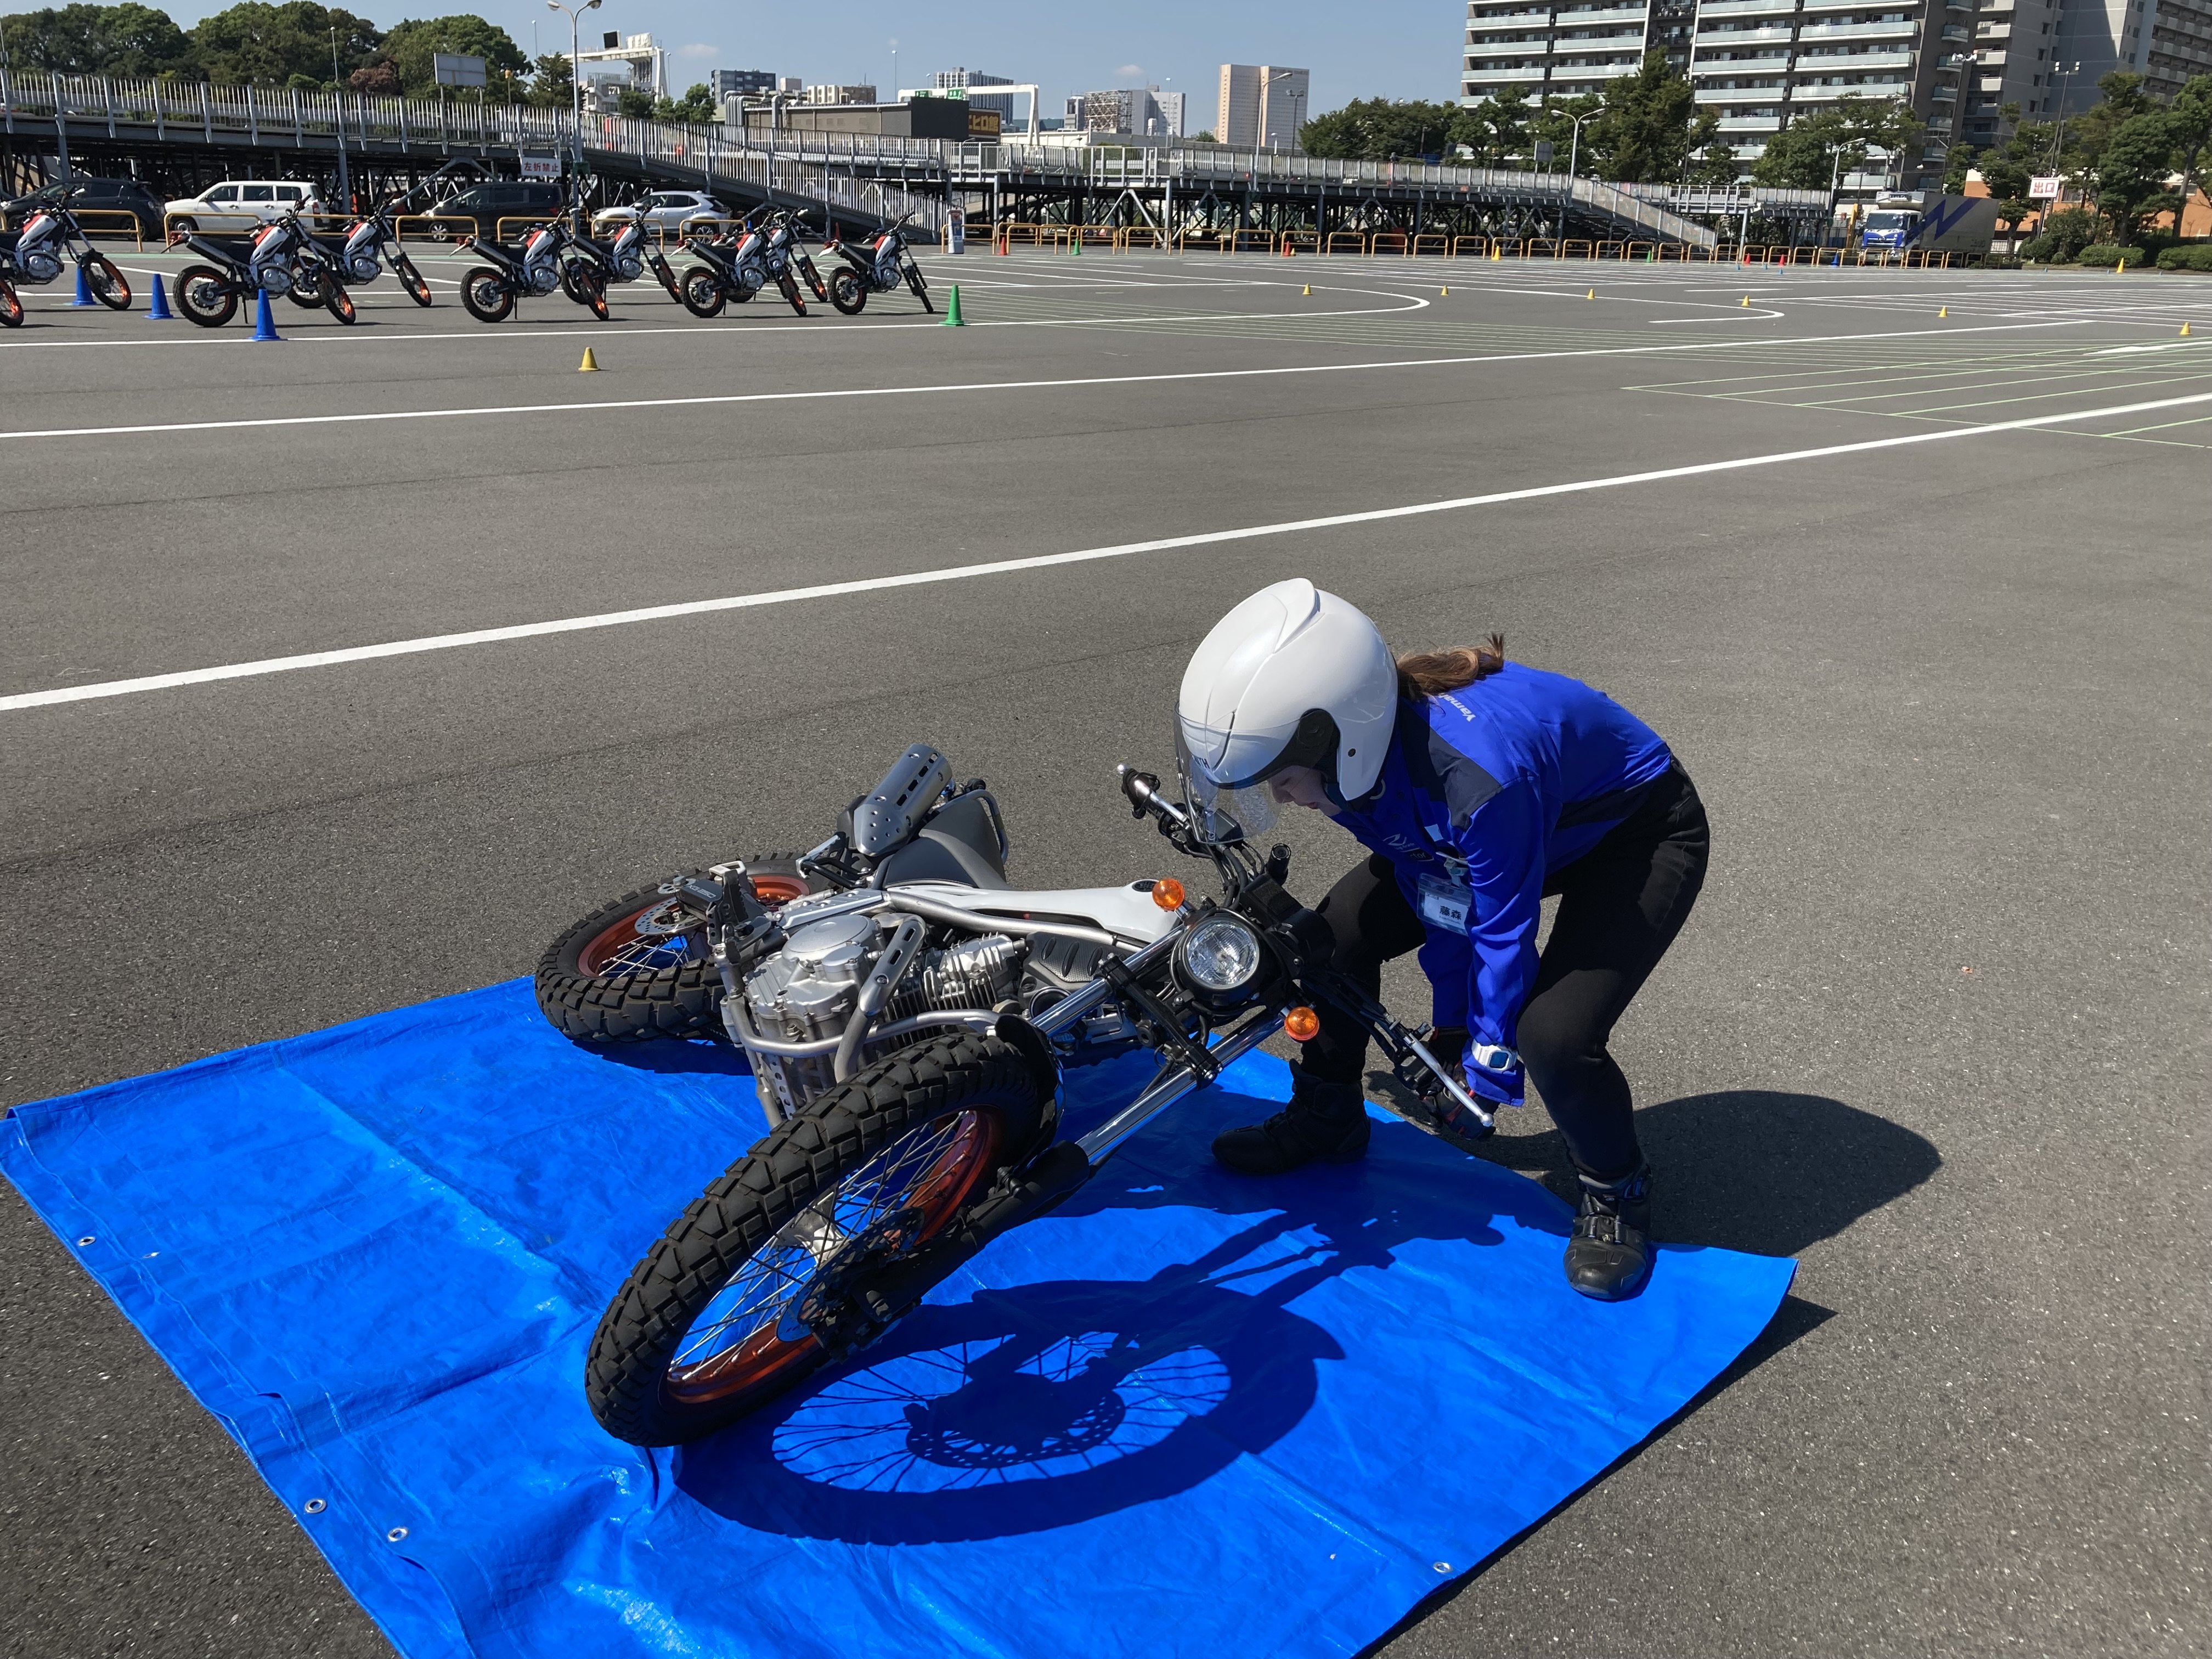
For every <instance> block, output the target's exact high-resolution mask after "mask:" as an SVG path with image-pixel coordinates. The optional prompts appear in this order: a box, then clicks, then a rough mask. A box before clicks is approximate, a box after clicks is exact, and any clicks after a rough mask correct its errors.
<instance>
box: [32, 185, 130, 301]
mask: <svg viewBox="0 0 2212 1659" xmlns="http://www.w3.org/2000/svg"><path fill="white" fill-rule="evenodd" d="M82 194H83V191H82V189H80V188H73V187H72V186H70V185H47V186H46V188H45V189H44V190H40V191H33V192H32V193H31V194H30V195H28V196H27V197H23V198H22V199H21V201H20V202H11V203H9V207H10V208H14V209H27V210H28V212H27V215H26V216H25V218H24V220H23V228H21V230H10V231H0V283H4V284H5V285H6V287H7V289H8V291H9V295H13V294H14V293H15V289H17V288H19V287H26V286H27V287H31V288H43V287H44V286H45V285H46V284H47V283H51V282H53V281H54V280H55V279H56V278H58V276H60V275H61V274H62V260H63V257H64V255H66V256H67V257H68V258H71V259H74V260H76V268H77V270H79V271H81V272H82V274H83V276H84V285H85V287H86V289H88V290H89V291H90V293H91V295H92V297H93V298H94V299H95V300H97V301H100V304H102V305H104V306H106V307H107V308H108V309H109V310H111V311H128V310H129V309H130V308H131V284H130V283H129V282H128V281H126V280H125V277H124V275H123V273H122V271H120V270H118V269H117V268H116V264H115V262H114V261H113V260H112V259H111V258H108V257H107V256H106V254H104V253H101V252H98V251H97V250H95V249H94V247H93V246H92V244H91V242H90V241H89V240H87V238H86V236H85V234H84V228H83V227H82V225H80V224H78V223H77V220H76V214H74V213H72V212H70V202H72V201H73V200H75V199H76V197H78V196H80V195H82ZM10 308H12V309H14V310H15V313H16V315H15V320H14V321H13V322H9V323H7V324H6V326H8V327H9V328H13V327H15V325H16V324H17V323H20V322H21V321H22V316H21V302H20V301H18V302H16V304H15V306H14V307H0V310H6V309H10Z"/></svg>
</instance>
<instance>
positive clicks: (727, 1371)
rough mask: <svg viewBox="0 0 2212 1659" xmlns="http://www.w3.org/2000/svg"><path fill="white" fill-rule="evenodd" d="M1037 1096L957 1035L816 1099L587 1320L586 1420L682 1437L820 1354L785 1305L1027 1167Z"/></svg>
mask: <svg viewBox="0 0 2212 1659" xmlns="http://www.w3.org/2000/svg"><path fill="white" fill-rule="evenodd" d="M1046 1105H1047V1102H1046V1101H1044V1100H1042V1099H1041V1098H1040V1097H1039V1091H1038V1088H1037V1081H1036V1073H1034V1072H1032V1071H1031V1069H1030V1065H1029V1062H1028V1061H1027V1060H1024V1058H1023V1056H1022V1055H1021V1054H1020V1053H1019V1052H1018V1050H1016V1049H1015V1048H1012V1046H1010V1045H1009V1044H1007V1043H1005V1042H1000V1040H999V1039H998V1038H997V1037H994V1036H985V1035H983V1034H981V1033H980V1032H975V1031H963V1032H961V1033H959V1034H957V1036H944V1037H937V1038H934V1039H932V1040H930V1041H928V1042H921V1043H917V1044H915V1046H914V1047H912V1048H907V1049H903V1050H902V1051H901V1052H899V1053H897V1054H890V1055H888V1056H886V1057H885V1058H884V1059H883V1060H878V1061H877V1062H876V1063H875V1064H873V1065H872V1066H867V1067H866V1068H865V1069H863V1070H862V1071H860V1072H859V1073H855V1074H854V1076H853V1077H852V1078H851V1079H849V1080H848V1081H847V1082H845V1083H843V1084H841V1085H838V1086H837V1087H836V1088H835V1089H832V1090H830V1091H828V1092H827V1093H824V1094H822V1095H819V1096H817V1097H815V1098H814V1099H813V1100H812V1101H811V1102H810V1103H808V1104H807V1105H806V1107H805V1109H803V1110H801V1111H800V1112H799V1113H798V1114H797V1115H795V1116H793V1117H790V1118H787V1119H786V1120H785V1121H783V1122H782V1123H781V1124H780V1125H778V1126H777V1127H775V1129H773V1130H771V1131H770V1132H769V1134H768V1136H767V1137H766V1138H765V1139H763V1140H762V1141H760V1142H759V1143H758V1144H757V1146H754V1147H753V1149H752V1151H750V1152H748V1153H746V1155H745V1156H744V1158H739V1159H738V1161H737V1162H736V1163H735V1164H732V1165H731V1166H730V1168H729V1169H728V1170H726V1172H725V1173H724V1174H723V1176H721V1178H720V1180H718V1181H716V1182H714V1184H713V1185H712V1186H710V1187H708V1188H707V1190H706V1192H705V1194H703V1195H702V1197H701V1198H700V1199H699V1200H698V1202H696V1203H695V1204H694V1205H692V1206H691V1207H690V1209H689V1210H686V1211H685V1212H684V1214H683V1215H682V1216H681V1217H679V1218H678V1219H677V1220H676V1221H675V1222H674V1223H673V1224H672V1225H671V1226H670V1227H669V1229H668V1231H667V1232H666V1233H665V1235H663V1237H661V1240H660V1242H659V1243H657V1244H655V1245H654V1246H653V1249H652V1250H651V1252H650V1253H649V1254H647V1256H646V1257H645V1259H644V1260H643V1261H640V1262H639V1263H638V1264H637V1266H636V1267H635V1268H634V1269H633V1270H632V1271H631V1273H630V1276H629V1282H628V1283H627V1284H626V1285H623V1288H622V1290H621V1291H619V1292H617V1295H616V1297H615V1299H614V1300H613V1302H612V1303H611V1304H609V1305H608V1308H607V1310H606V1312H605V1315H604V1316H602V1317H601V1318H600V1321H599V1331H598V1334H596V1335H595V1336H594V1337H593V1339H592V1346H591V1352H590V1355H589V1357H588V1358H586V1361H585V1366H584V1391H585V1395H586V1398H587V1399H588V1401H589V1402H590V1404H591V1407H592V1415H593V1416H595V1417H596V1418H598V1419H599V1423H600V1425H601V1426H602V1427H604V1428H605V1430H606V1431H607V1432H608V1433H610V1434H611V1435H613V1436H615V1437H617V1439H621V1440H626V1441H629V1443H631V1444H632V1445H638V1446H669V1445H678V1444H681V1443H684V1442H685V1441H690V1440H696V1439H698V1438H699V1437H702V1435H707V1434H710V1433H712V1432H713V1431H715V1430H716V1429H719V1428H721V1427H723V1426H724V1425H726V1424H729V1423H732V1422H734V1421H735V1420H736V1419H738V1418H740V1417H743V1416H744V1415H745V1414H746V1413H749V1412H751V1411H754V1410H756V1409H757V1408H758V1407H761V1406H762V1405H763V1404H765V1403H766V1402H767V1401H769V1400H772V1399H773V1398H775V1396H776V1395H780V1394H781V1393H783V1392H784V1391H785V1390H786V1389H789V1388H791V1387H792V1386H793V1384H794V1383H799V1382H800V1381H802V1380H803V1379H805V1377H807V1376H810V1375H811V1374H812V1373H813V1372H815V1371H817V1370H820V1369H821V1367H822V1366H823V1365H824V1364H828V1363H829V1360H830V1359H831V1358H834V1356H833V1355H832V1354H831V1353H830V1352H829V1350H828V1349H827V1348H825V1347H824V1346H823V1344H822V1342H821V1341H820V1340H819V1339H817V1337H816V1336H815V1335H814V1334H813V1333H812V1332H811V1331H810V1330H808V1329H807V1328H805V1326H804V1325H803V1324H801V1323H799V1321H798V1319H797V1318H796V1317H795V1316H794V1314H793V1304H795V1303H796V1302H797V1301H798V1299H799V1297H801V1296H802V1295H803V1294H804V1292H805V1289H806V1280H807V1279H808V1278H810V1277H811V1275H812V1273H814V1271H815V1270H816V1269H817V1268H818V1267H821V1266H823V1265H826V1264H827V1263H829V1261H833V1260H834V1259H835V1258H836V1255H838V1254H839V1253H840V1252H841V1250H842V1249H845V1248H847V1247H848V1246H851V1245H852V1244H853V1243H854V1242H855V1241H860V1243H863V1244H864V1245H872V1246H877V1247H879V1248H882V1249H886V1250H890V1251H896V1252H900V1253H903V1252H905V1251H910V1250H912V1249H915V1248H916V1247H918V1246H920V1245H921V1244H924V1243H928V1242H929V1241H931V1240H933V1239H935V1238H939V1237H943V1236H944V1235H945V1234H946V1233H947V1232H949V1231H951V1230H952V1229H953V1228H954V1227H955V1226H956V1225H957V1224H958V1222H959V1220H960V1218H961V1215H962V1213H963V1211H964V1210H966V1209H967V1208H968V1207H969V1206H970V1205H972V1204H973V1203H974V1202H975V1200H977V1199H979V1198H981V1196H982V1195H983V1194H984V1193H985V1192H986V1191H987V1190H988V1188H989V1185H990V1182H991V1178H992V1176H994V1174H996V1173H997V1171H999V1170H1001V1169H1004V1168H1005V1167H1006V1166H1007V1165H1008V1164H1012V1163H1014V1162H1016V1161H1018V1159H1020V1158H1024V1157H1026V1156H1027V1155H1028V1153H1029V1152H1030V1148H1031V1147H1032V1146H1033V1145H1034V1144H1035V1142H1036V1139H1037V1138H1038V1135H1039V1133H1040V1131H1041V1130H1042V1127H1043V1123H1044V1113H1045V1108H1046Z"/></svg>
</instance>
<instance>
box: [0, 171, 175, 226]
mask: <svg viewBox="0 0 2212 1659" xmlns="http://www.w3.org/2000/svg"><path fill="white" fill-rule="evenodd" d="M58 182H59V183H62V184H64V185H67V186H68V187H69V188H70V190H72V191H76V195H74V196H73V197H70V211H72V212H74V213H76V215H77V216H78V222H79V223H81V224H82V226H83V227H84V233H85V234H86V235H88V236H90V237H93V238H94V239H100V238H105V237H109V236H129V235H131V234H132V231H131V226H130V225H129V224H128V223H126V222H125V221H124V219H123V215H125V214H126V213H128V214H130V215H131V216H132V217H133V218H135V219H136V220H137V234H138V235H140V236H144V237H150V238H152V239H153V240H155V241H159V240H161V237H162V236H163V235H164V234H166V233H165V232H164V231H163V229H162V226H161V197H158V196H156V195H155V194H154V192H153V191H150V190H149V189H147V188H146V186H145V185H142V184H140V183H139V182H138V181H137V179H63V180H59V181H58ZM22 205H23V204H21V203H20V202H10V203H9V204H8V207H7V210H8V213H9V220H10V222H14V221H15V219H17V218H20V217H21V207H22Z"/></svg>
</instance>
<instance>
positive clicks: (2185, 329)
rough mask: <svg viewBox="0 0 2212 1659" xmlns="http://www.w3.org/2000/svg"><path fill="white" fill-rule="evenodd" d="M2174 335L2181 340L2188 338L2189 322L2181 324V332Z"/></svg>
mask: <svg viewBox="0 0 2212 1659" xmlns="http://www.w3.org/2000/svg"><path fill="white" fill-rule="evenodd" d="M2188 337H2189V325H2188V324H2186V323H2184V324H2183V325H2181V332H2180V333H2179V334H2178V335H2176V336H2175V338H2176V339H2179V340H2185V339H2187V338H2188Z"/></svg>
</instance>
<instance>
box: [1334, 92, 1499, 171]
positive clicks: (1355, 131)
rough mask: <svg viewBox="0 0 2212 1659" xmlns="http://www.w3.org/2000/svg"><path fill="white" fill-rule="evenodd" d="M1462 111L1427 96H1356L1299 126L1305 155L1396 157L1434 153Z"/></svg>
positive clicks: (1344, 158) (1438, 151)
mask: <svg viewBox="0 0 2212 1659" xmlns="http://www.w3.org/2000/svg"><path fill="white" fill-rule="evenodd" d="M1460 113H1461V112H1460V111H1459V110H1458V109H1457V108H1456V107H1455V106H1453V105H1450V104H1432V103H1430V102H1429V101H1427V100H1425V99H1420V98H1407V99H1402V100H1400V99H1389V98H1360V99H1355V100H1353V101H1352V102H1351V103H1349V104H1346V106H1344V107H1343V108H1342V109H1339V110H1331V111H1329V112H1328V113H1327V114H1326V115H1316V117H1314V118H1313V119H1312V120H1310V121H1308V122H1306V123H1305V124H1304V125H1303V126H1301V127H1300V128H1299V129H1298V143H1299V146H1300V148H1302V149H1304V151H1305V153H1306V154H1307V155H1318V156H1323V157H1326V158H1327V159H1328V160H1330V161H1401V160H1406V159H1409V158H1411V157H1413V156H1419V155H1441V154H1442V153H1443V148H1444V145H1445V143H1447V142H1448V141H1449V139H1450V136H1451V132H1452V129H1453V125H1454V122H1455V118H1457V117H1458V116H1459V115H1460Z"/></svg>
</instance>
